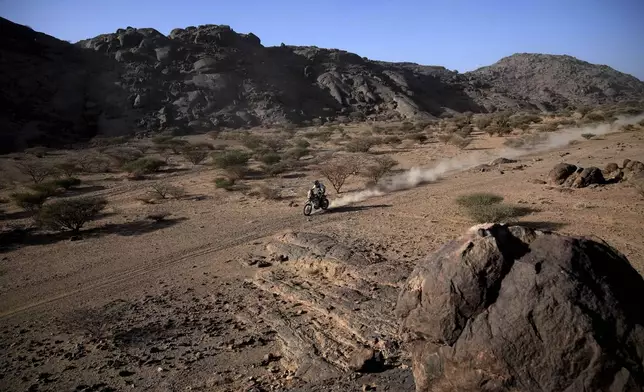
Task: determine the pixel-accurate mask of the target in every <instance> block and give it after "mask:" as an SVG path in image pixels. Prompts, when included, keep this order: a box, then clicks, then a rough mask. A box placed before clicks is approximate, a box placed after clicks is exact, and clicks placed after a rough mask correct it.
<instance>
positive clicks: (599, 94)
mask: <svg viewBox="0 0 644 392" xmlns="http://www.w3.org/2000/svg"><path fill="white" fill-rule="evenodd" d="M0 25H1V27H2V31H3V40H2V41H1V42H0V53H1V54H2V56H1V57H0V59H1V60H0V71H1V74H2V78H1V79H0V90H1V92H0V102H1V103H2V109H1V110H2V111H1V112H0V125H2V127H1V128H0V142H1V143H0V151H11V150H13V149H17V148H22V147H25V146H28V145H37V144H45V145H55V144H65V143H69V142H71V141H74V140H78V139H79V138H83V137H91V136H93V135H96V134H104V135H119V134H126V133H132V132H133V131H135V132H137V133H151V132H157V131H160V130H163V129H166V128H169V127H174V128H175V129H176V128H180V129H182V130H183V131H185V132H192V131H196V132H198V131H203V130H207V129H212V128H213V127H229V128H239V127H245V126H253V125H274V124H284V123H296V124H301V123H303V122H307V121H315V122H322V123H323V122H325V121H329V120H334V119H338V118H340V117H344V119H349V120H355V121H360V120H363V119H365V118H368V119H374V120H389V119H410V120H419V119H429V118H433V117H436V116H439V115H441V114H443V113H457V112H465V111H471V112H488V111H495V110H500V109H510V108H530V109H534V108H539V109H542V110H547V109H556V108H560V107H566V106H569V105H577V104H594V103H604V102H619V101H624V100H633V99H642V98H644V83H643V82H641V81H639V80H637V79H636V78H634V77H631V76H629V75H625V74H622V73H619V72H617V71H615V70H613V69H611V68H608V67H606V66H596V65H592V64H588V63H584V62H582V61H579V60H576V59H574V58H571V57H565V56H546V55H514V56H511V57H508V58H506V59H503V60H501V61H500V62H499V63H497V64H494V65H492V66H490V67H485V68H482V69H479V70H476V71H474V72H470V73H465V74H460V73H458V72H455V71H450V70H447V69H446V68H444V67H437V66H422V65H418V64H411V63H386V62H381V61H372V60H369V59H366V58H363V57H360V56H358V55H356V54H352V53H348V52H346V51H341V50H336V49H320V48H317V47H295V46H286V45H282V46H279V47H264V46H263V45H262V44H261V41H260V39H259V38H258V37H257V36H255V35H254V34H252V33H250V34H239V33H236V32H235V31H233V30H232V29H231V28H230V27H228V26H218V25H205V26H199V27H187V28H185V29H175V30H173V31H172V32H171V33H170V34H169V36H165V35H163V34H161V33H159V32H158V31H156V30H154V29H149V28H146V29H135V28H126V29H119V30H118V31H116V32H115V33H111V34H104V35H101V36H98V37H95V38H92V39H88V40H83V41H80V42H78V43H76V44H73V45H72V44H70V43H67V42H64V41H60V40H57V39H55V38H53V37H49V36H47V35H45V34H42V33H37V32H35V31H33V30H31V29H30V28H28V27H25V26H21V25H17V24H14V23H12V22H10V21H8V20H6V19H1V18H0Z"/></svg>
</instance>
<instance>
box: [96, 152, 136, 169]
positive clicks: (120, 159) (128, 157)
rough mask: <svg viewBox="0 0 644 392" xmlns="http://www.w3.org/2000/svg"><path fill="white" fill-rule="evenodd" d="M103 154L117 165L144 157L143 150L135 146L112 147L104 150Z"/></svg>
mask: <svg viewBox="0 0 644 392" xmlns="http://www.w3.org/2000/svg"><path fill="white" fill-rule="evenodd" d="M103 154H104V155H105V156H107V157H108V158H109V159H111V160H112V162H113V163H114V164H115V165H116V166H117V167H121V166H123V165H125V164H127V163H130V162H133V161H136V160H137V159H139V158H141V157H143V152H142V151H141V150H139V149H137V148H134V147H112V148H108V149H106V150H104V151H103Z"/></svg>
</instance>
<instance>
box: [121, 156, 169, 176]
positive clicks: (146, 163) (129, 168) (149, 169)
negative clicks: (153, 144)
mask: <svg viewBox="0 0 644 392" xmlns="http://www.w3.org/2000/svg"><path fill="white" fill-rule="evenodd" d="M164 165H165V162H163V161H162V160H160V159H156V158H139V159H137V160H135V161H133V162H129V163H126V164H125V165H123V170H125V171H126V172H128V173H130V174H133V175H144V174H150V173H155V172H157V171H159V169H161V167H163V166H164Z"/></svg>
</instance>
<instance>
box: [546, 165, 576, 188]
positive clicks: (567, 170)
mask: <svg viewBox="0 0 644 392" xmlns="http://www.w3.org/2000/svg"><path fill="white" fill-rule="evenodd" d="M575 170H577V166H575V165H570V164H568V163H559V164H557V165H556V166H555V167H554V168H553V169H552V170H550V172H549V173H548V179H549V180H550V182H551V183H553V184H555V185H561V184H563V183H564V181H566V179H567V178H568V177H569V176H570V175H571V174H573V173H574V172H575Z"/></svg>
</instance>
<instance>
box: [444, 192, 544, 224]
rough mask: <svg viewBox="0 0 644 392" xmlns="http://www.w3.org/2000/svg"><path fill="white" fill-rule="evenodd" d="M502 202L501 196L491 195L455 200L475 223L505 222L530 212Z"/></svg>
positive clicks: (483, 194) (464, 196)
mask: <svg viewBox="0 0 644 392" xmlns="http://www.w3.org/2000/svg"><path fill="white" fill-rule="evenodd" d="M502 201H503V197H502V196H499V195H495V194H492V193H473V194H469V195H463V196H459V197H458V198H457V199H456V202H457V204H459V205H460V206H462V207H463V208H464V209H465V212H466V214H467V215H468V216H469V217H470V219H472V220H473V221H475V222H477V223H494V222H506V221H507V220H509V219H511V218H516V217H520V216H523V215H527V214H529V213H530V212H532V210H531V209H530V208H526V207H518V206H513V205H508V204H502V203H501V202H502Z"/></svg>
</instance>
